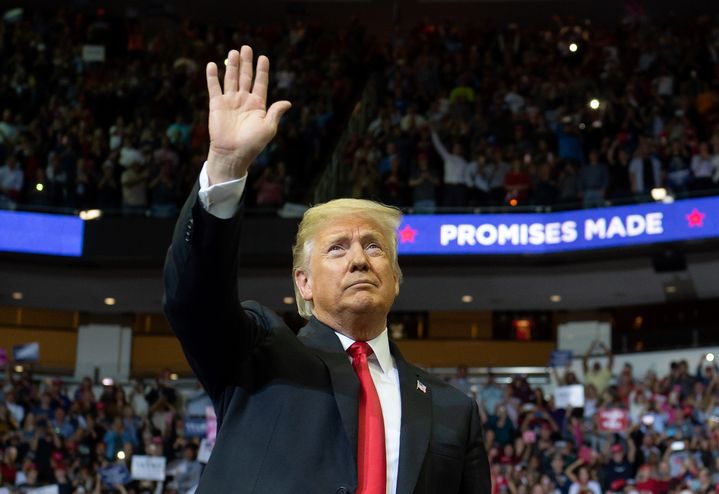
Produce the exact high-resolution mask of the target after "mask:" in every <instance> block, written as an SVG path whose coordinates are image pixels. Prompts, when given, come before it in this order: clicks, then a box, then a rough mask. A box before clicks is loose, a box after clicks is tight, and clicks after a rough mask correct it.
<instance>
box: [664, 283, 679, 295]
mask: <svg viewBox="0 0 719 494" xmlns="http://www.w3.org/2000/svg"><path fill="white" fill-rule="evenodd" d="M664 291H665V292H667V293H677V287H675V286H674V285H667V286H665V287H664Z"/></svg>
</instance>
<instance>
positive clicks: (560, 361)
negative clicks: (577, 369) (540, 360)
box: [549, 350, 572, 367]
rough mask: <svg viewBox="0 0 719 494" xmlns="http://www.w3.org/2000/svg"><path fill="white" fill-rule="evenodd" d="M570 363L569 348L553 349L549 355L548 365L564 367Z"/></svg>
mask: <svg viewBox="0 0 719 494" xmlns="http://www.w3.org/2000/svg"><path fill="white" fill-rule="evenodd" d="M571 363H572V351H571V350H554V351H553V352H552V353H551V354H550V355H549V366H550V367H566V366H568V365H569V364H571Z"/></svg>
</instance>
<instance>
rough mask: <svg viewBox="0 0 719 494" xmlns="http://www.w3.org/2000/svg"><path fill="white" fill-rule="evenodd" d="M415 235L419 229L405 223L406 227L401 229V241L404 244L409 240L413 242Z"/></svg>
mask: <svg viewBox="0 0 719 494" xmlns="http://www.w3.org/2000/svg"><path fill="white" fill-rule="evenodd" d="M415 235H417V230H415V229H414V228H412V227H411V226H409V225H405V226H404V228H402V229H401V230H400V231H399V241H400V243H403V244H404V243H407V242H409V243H411V244H413V243H414V237H415Z"/></svg>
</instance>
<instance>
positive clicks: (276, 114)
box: [265, 100, 292, 128]
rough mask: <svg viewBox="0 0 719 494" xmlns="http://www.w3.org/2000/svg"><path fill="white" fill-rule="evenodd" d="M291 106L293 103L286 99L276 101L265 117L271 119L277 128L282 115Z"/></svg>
mask: <svg viewBox="0 0 719 494" xmlns="http://www.w3.org/2000/svg"><path fill="white" fill-rule="evenodd" d="M291 106H292V104H291V103H290V102H289V101H286V100H282V101H275V102H274V103H273V104H272V106H270V109H269V110H267V116H266V117H265V118H267V119H269V121H270V122H272V125H274V126H275V128H276V127H277V126H278V125H279V124H280V119H281V118H282V115H284V114H285V112H286V111H287V110H289V109H290V107H291Z"/></svg>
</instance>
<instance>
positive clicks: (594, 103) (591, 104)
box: [589, 98, 599, 110]
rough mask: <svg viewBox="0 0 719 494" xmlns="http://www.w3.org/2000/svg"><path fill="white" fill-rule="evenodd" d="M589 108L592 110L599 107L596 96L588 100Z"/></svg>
mask: <svg viewBox="0 0 719 494" xmlns="http://www.w3.org/2000/svg"><path fill="white" fill-rule="evenodd" d="M589 108H591V109H592V110H598V109H599V100H598V99H597V98H592V99H591V100H589Z"/></svg>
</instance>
